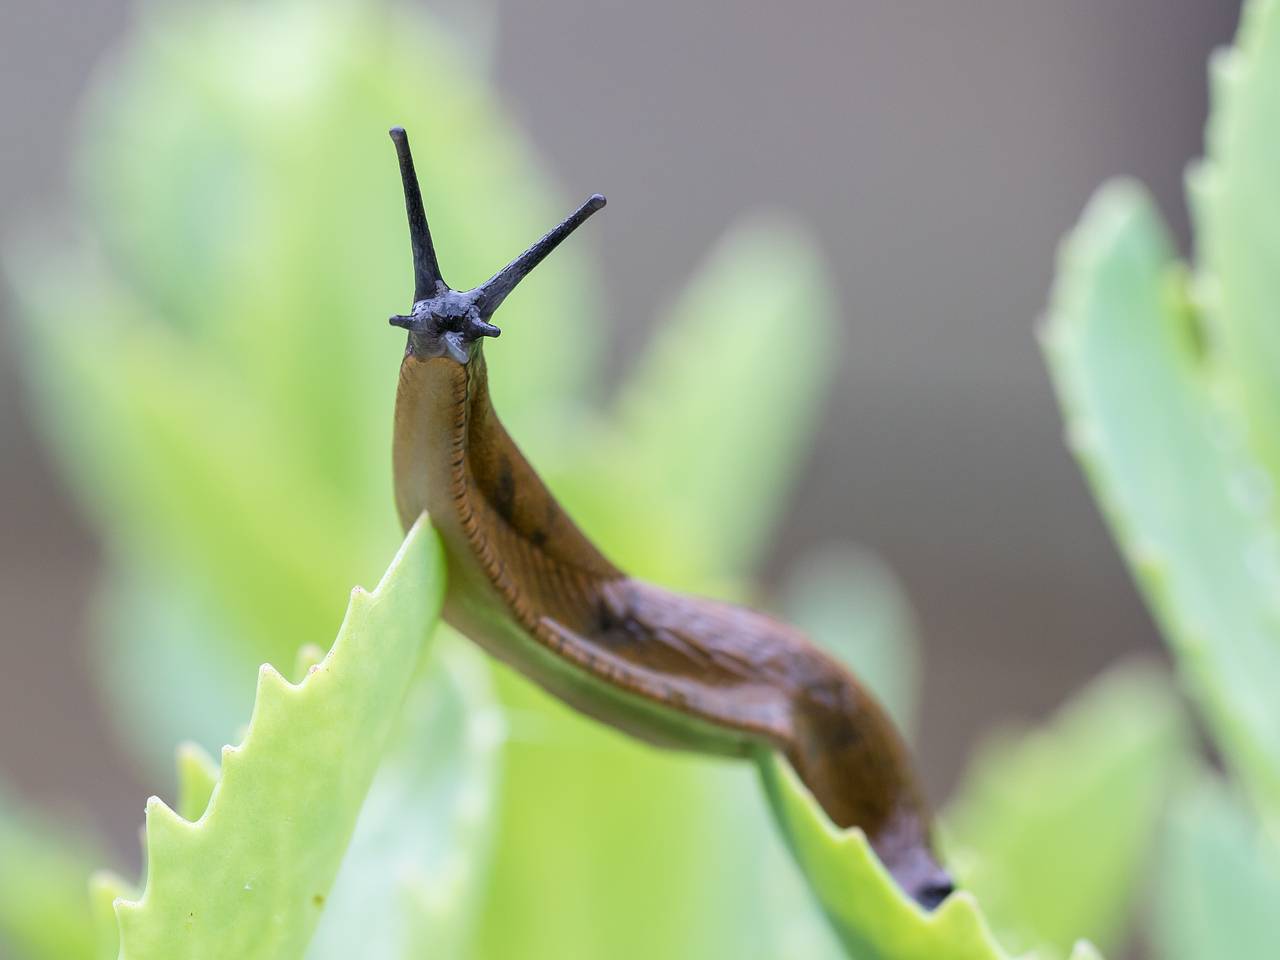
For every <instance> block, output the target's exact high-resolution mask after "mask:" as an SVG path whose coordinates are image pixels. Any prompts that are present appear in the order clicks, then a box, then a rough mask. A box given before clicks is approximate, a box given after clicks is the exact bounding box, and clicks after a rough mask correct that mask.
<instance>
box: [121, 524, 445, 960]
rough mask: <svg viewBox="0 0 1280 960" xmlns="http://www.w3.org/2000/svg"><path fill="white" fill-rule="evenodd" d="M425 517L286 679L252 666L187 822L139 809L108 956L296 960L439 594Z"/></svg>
mask: <svg viewBox="0 0 1280 960" xmlns="http://www.w3.org/2000/svg"><path fill="white" fill-rule="evenodd" d="M443 586H444V584H443V554H442V550H441V547H440V544H439V541H438V539H437V538H436V536H435V533H434V531H432V530H431V528H430V526H429V524H427V522H426V521H425V519H423V520H421V521H419V523H418V524H417V525H416V526H415V527H414V528H413V530H411V531H410V534H409V536H408V537H407V538H406V539H405V542H404V544H403V546H402V548H401V550H400V552H399V553H398V554H397V557H396V560H395V561H394V562H393V563H392V565H391V567H390V568H389V569H388V571H387V574H386V576H385V577H384V578H383V580H382V582H381V583H379V585H378V587H377V588H376V589H375V590H374V591H373V592H372V593H366V592H365V591H363V590H360V589H357V590H356V591H353V594H352V601H351V605H350V607H349V609H348V613H347V617H346V618H345V620H344V621H343V626H342V629H341V630H340V631H339V634H338V639H337V640H336V641H335V643H334V645H333V648H332V649H331V650H330V652H329V654H328V655H327V656H326V657H325V658H324V660H322V661H321V662H320V663H319V664H317V665H316V666H315V667H313V668H312V669H311V671H310V673H309V675H308V676H307V677H306V678H305V679H304V680H303V681H302V682H301V683H300V684H298V685H294V684H291V683H289V682H288V681H287V680H285V679H284V678H283V677H282V676H281V675H280V674H279V673H278V672H277V671H275V670H274V669H273V668H271V667H269V666H264V667H263V668H262V671H261V673H260V676H259V684H258V696H257V700H256V702H255V705H254V711H253V717H252V719H251V721H250V724H249V730H248V732H247V734H246V736H245V739H244V741H243V742H242V744H241V745H240V746H239V747H227V748H224V750H223V757H222V770H221V777H220V779H219V781H218V783H217V785H216V787H214V789H213V790H212V794H211V799H210V801H209V805H208V809H207V810H205V812H204V814H203V815H202V816H201V817H200V819H199V820H198V821H195V822H191V821H189V820H186V819H184V818H182V817H181V816H179V815H178V814H176V813H174V812H173V811H172V810H171V809H170V808H169V807H167V806H165V805H164V803H163V802H162V801H160V800H159V799H158V798H154V797H153V798H152V799H151V801H149V802H148V805H147V827H146V845H147V862H148V868H147V880H146V885H145V887H144V889H143V893H142V896H141V897H140V898H139V899H138V900H136V901H128V900H120V901H117V904H116V913H117V917H118V919H119V924H120V943H121V958H122V960H129V958H139V960H142V958H152V957H160V956H163V957H166V958H175V960H177V958H190V960H203V958H209V960H213V958H216V957H226V956H236V957H244V958H254V957H262V958H268V957H270V958H278V957H279V958H287V957H301V956H302V954H303V951H304V950H305V948H306V945H307V942H308V941H309V939H310V936H311V933H312V931H313V929H314V927H315V925H316V923H317V921H318V919H319V916H320V911H321V909H322V907H323V904H324V901H325V898H326V897H327V895H328V893H329V888H330V886H331V884H332V883H333V879H334V876H335V875H336V874H337V871H338V867H339V864H340V863H341V861H342V857H343V854H344V852H345V850H346V846H347V843H348V841H349V839H350V837H351V834H352V831H353V829H354V826H355V822H356V817H357V814H358V812H359V810H360V807H361V804H362V803H363V800H364V797H365V794H366V792H367V790H368V788H369V784H370V782H371V780H372V779H373V775H374V771H375V769H376V767H377V764H378V761H379V759H380V758H381V755H382V750H383V747H384V745H385V743H386V741H387V739H388V737H389V735H390V732H391V730H392V728H393V726H394V724H395V722H396V719H397V717H398V715H399V710H400V705H401V703H402V701H403V699H404V696H405V693H406V691H407V689H408V685H409V682H410V678H411V677H412V675H413V673H414V667H415V665H416V662H417V660H418V657H419V653H420V651H421V648H422V645H423V643H424V641H425V639H426V637H427V635H428V634H429V632H430V630H431V629H432V627H433V626H434V624H435V621H436V619H437V617H438V615H439V610H440V605H441V603H442V598H443Z"/></svg>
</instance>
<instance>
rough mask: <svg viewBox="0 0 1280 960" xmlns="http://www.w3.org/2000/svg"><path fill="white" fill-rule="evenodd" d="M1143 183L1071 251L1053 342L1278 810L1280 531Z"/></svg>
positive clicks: (1072, 394)
mask: <svg viewBox="0 0 1280 960" xmlns="http://www.w3.org/2000/svg"><path fill="white" fill-rule="evenodd" d="M1180 279H1181V274H1180V273H1179V272H1178V270H1177V269H1176V268H1175V267H1174V265H1173V253H1172V250H1171V248H1170V244H1169V241H1168V238H1167V236H1166V233H1165V230H1164V228H1163V226H1162V225H1161V223H1160V221H1159V218H1158V216H1157V215H1156V213H1155V211H1154V210H1153V209H1152V206H1151V204H1150V201H1149V200H1148V199H1147V197H1146V195H1145V194H1144V193H1142V191H1141V190H1140V188H1138V187H1135V186H1133V185H1130V184H1113V185H1111V186H1109V187H1107V188H1104V189H1103V191H1102V192H1101V193H1100V194H1099V196H1098V197H1097V198H1096V199H1095V200H1094V201H1093V202H1092V203H1091V204H1090V206H1089V209H1088V210H1087V211H1086V213H1085V215H1084V217H1083V219H1082V221H1081V224H1080V226H1079V227H1078V228H1077V229H1076V231H1075V232H1074V234H1073V235H1072V236H1071V237H1070V239H1069V240H1068V241H1067V242H1066V244H1065V246H1064V248H1063V253H1062V259H1061V264H1060V268H1059V276H1058V281H1057V285H1056V288H1055V292H1054V296H1053V301H1052V305H1051V308H1050V321H1049V324H1048V327H1047V329H1046V332H1045V333H1046V335H1045V345H1046V352H1047V354H1048V359H1049V366H1050V369H1051V371H1052V373H1053V377H1054V382H1055V385H1056V386H1057V390H1058V395H1059V398H1060V401H1061V405H1062V410H1063V416H1064V418H1065V420H1066V423H1067V437H1068V440H1069V442H1070V444H1071V447H1072V449H1073V451H1074V452H1075V454H1076V456H1077V457H1078V458H1079V460H1080V462H1081V464H1082V466H1083V467H1084V470H1085V473H1086V474H1087V476H1088V478H1089V480H1090V481H1091V483H1092V485H1093V489H1094V493H1095V495H1096V496H1097V498H1098V500H1099V502H1100V503H1101V504H1102V506H1103V510H1104V512H1105V514H1106V516H1107V519H1108V520H1109V521H1110V524H1111V528H1112V532H1113V534H1114V535H1115V538H1116V540H1117V542H1118V543H1119V544H1120V546H1121V549H1122V550H1123V552H1124V555H1125V558H1126V560H1128V562H1129V565H1130V568H1131V569H1132V570H1133V572H1134V574H1135V576H1136V578H1137V581H1138V583H1139V585H1140V587H1141V588H1142V590H1143V593H1144V594H1145V596H1146V599H1147V602H1148V604H1149V605H1150V607H1151V609H1152V611H1153V612H1154V614H1155V615H1156V617H1157V619H1158V620H1159V621H1160V625H1161V627H1162V628H1163V631H1164V634H1165V636H1166V638H1167V639H1168V641H1169V642H1170V644H1171V645H1172V646H1173V649H1174V651H1175V653H1176V654H1177V657H1178V664H1179V668H1180V670H1181V672H1182V674H1183V675H1184V676H1185V677H1186V678H1187V680H1188V682H1189V686H1190V688H1191V690H1192V692H1193V693H1194V694H1195V696H1196V698H1197V700H1198V701H1199V704H1200V706H1201V707H1202V709H1203V712H1204V714H1205V717H1206V720H1207V723H1208V725H1209V728H1210V730H1211V731H1212V733H1213V735H1214V736H1215V738H1216V739H1217V741H1218V743H1219V744H1220V746H1221V747H1222V749H1223V751H1224V752H1225V753H1226V755H1227V757H1228V759H1229V760H1230V762H1231V763H1232V766H1233V767H1234V768H1235V769H1237V770H1238V771H1239V772H1240V773H1241V774H1243V775H1244V776H1245V778H1246V779H1247V781H1248V782H1249V784H1250V785H1251V786H1252V787H1253V788H1254V789H1255V790H1256V791H1257V792H1258V795H1259V796H1260V797H1264V798H1267V799H1268V800H1269V801H1270V802H1272V803H1280V697H1277V696H1276V690H1277V684H1278V683H1280V536H1278V535H1277V530H1278V529H1280V528H1278V527H1277V524H1276V517H1275V505H1274V502H1273V501H1274V498H1273V497H1271V496H1270V489H1271V485H1270V482H1269V481H1268V479H1267V475H1266V472H1265V471H1264V470H1263V469H1262V468H1261V467H1260V466H1259V465H1258V463H1257V462H1256V461H1255V460H1253V459H1251V457H1250V455H1249V452H1248V450H1247V449H1246V448H1245V446H1244V443H1243V440H1242V437H1241V436H1240V433H1241V431H1240V430H1239V429H1238V428H1237V427H1236V426H1235V425H1234V424H1233V423H1232V422H1231V421H1230V420H1228V419H1227V418H1226V417H1225V416H1223V415H1222V414H1221V413H1220V412H1219V410H1218V409H1216V408H1215V406H1214V404H1213V402H1212V396H1211V393H1212V390H1211V383H1210V381H1209V377H1210V373H1211V369H1206V360H1205V358H1204V357H1203V356H1202V352H1201V351H1202V343H1201V340H1200V335H1199V331H1198V328H1197V324H1196V317H1195V315H1194V313H1193V312H1192V311H1191V309H1190V307H1189V305H1188V304H1187V302H1186V300H1185V297H1184V295H1183V288H1182V286H1181V285H1180V283H1179V281H1180Z"/></svg>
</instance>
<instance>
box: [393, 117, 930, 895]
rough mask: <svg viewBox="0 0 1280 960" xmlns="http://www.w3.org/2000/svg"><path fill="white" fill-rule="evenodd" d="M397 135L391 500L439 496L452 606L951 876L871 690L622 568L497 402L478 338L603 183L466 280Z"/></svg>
mask: <svg viewBox="0 0 1280 960" xmlns="http://www.w3.org/2000/svg"><path fill="white" fill-rule="evenodd" d="M392 136H393V139H395V140H396V146H397V148H398V150H399V153H400V162H401V172H402V175H403V176H404V178H405V191H406V206H407V209H408V212H409V221H410V231H411V238H412V239H413V241H414V244H413V246H414V263H415V279H416V284H415V296H416V298H417V299H416V300H415V303H414V310H413V313H412V314H411V315H408V316H398V317H393V318H392V323H393V324H395V325H397V326H403V327H405V328H407V329H408V330H409V338H408V344H407V347H406V350H405V355H404V359H403V361H402V363H401V367H400V379H399V385H398V389H397V393H396V409H395V434H394V451H393V455H394V467H395V494H396V506H397V510H398V512H399V516H400V520H401V522H402V524H403V525H404V526H405V528H406V529H408V527H410V526H411V525H412V524H413V523H414V521H415V520H416V519H417V518H418V516H419V515H420V514H421V513H422V512H423V511H426V512H428V513H429V514H430V515H431V519H432V522H433V524H434V525H435V527H436V529H437V531H438V532H439V534H440V536H441V539H442V540H443V542H444V546H445V553H446V557H447V563H448V569H449V578H448V587H447V592H446V598H445V607H444V617H445V619H446V621H448V622H449V623H450V624H451V625H452V626H454V627H456V628H457V629H458V630H460V631H461V632H462V633H464V634H466V635H467V636H468V637H470V638H471V639H472V640H473V641H475V642H476V643H478V644H479V645H480V646H482V647H483V648H485V649H486V650H488V651H489V652H490V653H491V654H492V655H493V656H495V657H497V658H498V659H500V660H503V661H504V662H506V663H508V664H510V665H511V666H512V667H514V668H515V669H516V670H519V671H520V672H521V673H523V674H524V675H525V676H527V677H529V678H530V679H532V680H533V681H535V682H536V683H538V684H540V685H541V686H543V687H544V688H545V689H547V690H548V691H549V692H551V693H552V694H554V695H555V696H558V697H560V698H561V699H562V700H564V701H566V702H567V703H568V704H569V705H571V706H573V707H575V708H576V709H578V710H580V711H582V712H584V713H586V714H588V715H590V716H592V717H595V718H596V719H598V720H600V721H602V722H604V723H608V724H610V725H612V726H614V727H616V728H618V729H620V730H623V731H625V732H627V733H629V734H631V735H633V736H636V737H639V738H641V739H643V740H646V741H648V742H650V743H653V744H656V745H659V746H664V747H673V748H682V749H692V750H698V751H702V752H708V753H717V754H724V755H730V756H751V755H753V754H754V753H756V752H758V751H760V750H768V749H772V750H777V751H779V752H781V753H782V754H784V755H785V756H786V758H787V760H788V761H789V762H790V763H791V765H792V766H793V767H794V769H795V770H796V773H797V774H798V775H799V777H800V779H801V780H802V781H803V782H804V783H805V785H806V786H807V787H808V788H809V789H810V791H812V793H813V795H814V797H815V798H816V799H817V801H818V802H819V803H820V804H821V805H822V807H823V809H824V810H825V811H826V813H827V815H828V816H829V817H830V818H831V820H832V821H833V822H834V823H836V824H837V825H838V826H841V827H859V828H861V829H862V830H863V831H864V832H865V833H866V835H867V838H868V840H869V841H870V843H871V845H872V847H873V848H874V849H875V851H876V853H877V855H878V856H879V857H880V859H881V860H882V861H883V863H884V864H885V866H886V867H887V868H888V869H889V871H890V873H891V874H892V875H893V877H894V878H895V880H896V881H897V882H898V884H899V885H900V886H901V887H902V889H903V890H904V891H905V892H906V893H907V894H908V895H909V896H911V897H913V898H914V899H915V900H916V901H917V902H919V903H920V904H922V905H923V906H925V907H926V908H932V907H934V906H936V905H937V904H938V903H940V902H941V901H942V900H943V899H944V898H945V897H946V896H947V895H948V894H949V893H950V892H951V890H952V884H951V881H950V878H949V876H948V874H947V872H946V871H945V870H944V869H943V868H942V867H941V865H940V864H939V862H938V859H937V857H936V856H935V854H934V852H933V847H932V840H931V836H930V823H931V816H930V812H929V810H928V807H927V804H926V802H925V800H924V797H923V795H922V792H921V790H920V789H919V787H918V785H917V782H916V779H915V775H914V773H913V771H912V768H911V763H910V759H909V757H908V754H907V750H906V748H905V746H904V744H903V742H902V740H901V738H900V736H899V735H898V733H897V731H896V729H895V728H894V726H893V724H892V722H891V721H890V720H889V718H888V716H887V715H886V713H885V711H884V710H883V709H882V708H881V706H880V705H879V704H878V703H877V702H876V701H875V699H874V698H873V697H872V696H871V695H870V694H869V693H868V692H867V691H866V690H865V689H864V688H863V687H862V686H861V684H859V683H858V681H857V680H856V679H855V678H854V677H853V676H852V675H851V674H850V673H849V671H847V670H846V669H845V668H844V667H843V666H842V665H841V664H839V663H838V662H837V661H836V660H834V659H833V658H832V657H830V656H829V655H827V654H826V653H825V652H823V651H822V650H820V649H819V648H818V647H816V646H815V645H814V644H812V643H811V642H810V641H809V640H808V639H807V638H806V637H805V636H804V635H803V634H801V633H800V632H799V631H797V630H795V629H794V628H792V627H790V626H788V625H786V624H783V623H780V622H778V621H777V620H774V619H772V618H770V617H768V616H765V615H763V614H760V613H757V612H754V611H752V610H748V609H745V608H743V607H739V606H734V605H732V604H727V603H720V602H717V601H713V600H706V599H699V598H694V597H688V596H684V595H681V594H678V593H674V592H672V591H669V590H665V589H663V588H661V587H658V586H655V585H653V584H649V583H645V582H643V581H640V580H636V579H634V578H632V577H629V576H627V575H626V574H625V573H623V572H622V571H620V570H619V569H618V568H617V567H615V566H614V565H613V564H612V563H611V562H610V561H609V560H608V559H606V558H605V557H604V556H603V555H602V554H601V553H600V551H599V550H598V549H596V547H595V546H594V545H593V544H592V543H591V541H590V540H588V539H587V537H586V536H585V535H584V534H583V533H582V532H581V531H580V530H579V529H578V527H577V526H576V525H575V524H574V523H573V521H572V520H571V519H570V518H569V517H568V516H567V515H566V514H565V512H564V511H563V510H562V509H561V507H560V505H559V504H558V503H557V502H556V500H555V498H554V497H553V496H552V495H551V494H550V492H549V491H548V490H547V488H546V486H545V485H544V484H543V482H542V480H541V479H540V478H539V477H538V475H537V473H536V472H535V471H534V469H533V468H532V467H531V466H530V464H529V463H528V461H527V460H526V459H525V458H524V456H523V455H522V454H521V453H520V451H519V449H518V448H517V447H516V445H515V443H514V442H513V441H512V439H511V438H510V436H509V435H508V434H507V432H506V430H505V429H504V427H503V426H502V423H501V422H500V421H499V419H498V416H497V414H496V412H495V411H494V409H493V405H492V403H491V402H490V397H489V385H488V373H487V369H486V366H485V362H484V351H483V346H482V345H483V338H484V337H491V336H496V335H497V333H498V330H497V328H496V327H493V326H492V325H491V324H490V323H489V322H488V321H489V318H490V317H491V315H492V312H493V309H496V302H501V300H502V299H504V298H505V297H506V295H507V294H508V293H509V292H510V291H511V289H512V288H514V286H515V284H516V283H518V282H519V280H520V279H521V278H522V277H523V276H524V275H525V274H527V272H528V270H530V269H532V267H533V266H534V265H536V264H537V263H538V262H539V261H540V260H541V259H542V258H543V257H544V256H546V255H547V253H549V252H550V250H551V249H554V247H555V245H556V244H558V243H559V242H560V240H562V239H563V238H564V237H565V236H567V235H568V233H570V232H572V230H573V229H575V228H576V227H577V226H578V225H579V224H580V223H581V222H582V221H583V220H585V219H586V217H587V216H589V215H590V214H591V213H592V212H594V210H597V209H599V208H600V207H601V206H603V204H604V199H603V197H599V196H595V197H592V198H591V199H590V200H589V201H588V202H587V203H585V204H583V206H582V207H580V208H579V210H578V211H577V212H576V213H575V214H573V215H572V216H571V217H570V218H569V219H567V220H566V221H565V222H564V223H562V224H561V225H560V226H559V227H557V228H556V229H555V230H553V231H552V232H551V233H549V234H548V235H547V237H544V238H543V239H542V240H541V241H539V243H538V244H535V245H534V247H532V248H530V251H529V252H527V253H526V254H524V255H522V257H521V258H518V259H517V260H516V261H513V262H512V265H511V266H509V267H507V268H506V269H505V270H504V271H501V272H500V273H499V274H496V275H495V277H494V278H493V279H492V280H491V281H489V282H488V284H486V285H482V286H481V287H478V288H476V289H475V290H473V291H468V292H465V293H459V292H457V291H453V290H451V289H449V288H448V287H447V285H446V284H445V283H444V281H443V279H441V278H440V275H439V266H438V264H437V263H436V259H435V252H434V249H433V248H432V247H431V241H430V234H429V232H428V231H427V227H426V219H425V216H424V215H423V214H422V211H421V198H420V196H419V195H418V194H417V183H416V178H414V176H413V166H412V158H411V157H409V155H408V141H407V139H406V138H405V137H404V133H403V131H393V133H392ZM411 179H412V180H413V182H412V185H411V184H410V180H411ZM495 289H498V290H499V294H498V295H496V296H495V295H494V293H493V290H495ZM495 301H496V302H495Z"/></svg>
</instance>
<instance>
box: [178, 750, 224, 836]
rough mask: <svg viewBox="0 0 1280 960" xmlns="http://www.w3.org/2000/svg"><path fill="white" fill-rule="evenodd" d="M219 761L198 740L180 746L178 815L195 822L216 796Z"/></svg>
mask: <svg viewBox="0 0 1280 960" xmlns="http://www.w3.org/2000/svg"><path fill="white" fill-rule="evenodd" d="M218 773H219V771H218V762H217V761H216V760H214V759H213V757H211V756H209V753H208V751H206V750H205V748H204V747H202V746H200V745H199V744H197V743H191V742H187V743H182V744H179V745H178V803H177V805H176V806H175V807H174V810H175V811H176V812H177V814H178V816H180V817H182V818H183V819H184V820H190V821H191V822H192V823H194V822H195V821H197V820H199V819H200V817H201V816H202V815H203V814H204V811H205V809H206V808H208V806H209V800H210V798H212V797H213V788H214V787H215V786H217V783H218Z"/></svg>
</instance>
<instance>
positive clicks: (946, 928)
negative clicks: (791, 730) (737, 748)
mask: <svg viewBox="0 0 1280 960" xmlns="http://www.w3.org/2000/svg"><path fill="white" fill-rule="evenodd" d="M760 770H761V775H762V777H763V780H764V785H765V790H766V792H767V794H768V797H769V800H770V804H771V806H772V808H773V811H774V815H775V817H776V818H777V822H778V825H779V827H780V828H781V830H782V832H783V834H784V836H785V837H786V839H787V843H788V845H789V846H790V847H791V850H792V853H793V855H794V856H795V858H796V862H797V863H798V864H799V866H800V868H801V870H802V871H803V872H804V874H805V877H806V878H807V880H808V882H809V885H810V888H811V889H812V891H813V893H814V895H815V896H816V897H817V898H818V900H819V902H820V903H821V904H822V907H823V910H824V911H825V912H826V914H827V917H828V918H829V919H830V921H831V924H832V926H833V927H834V928H835V930H836V933H837V934H838V936H839V937H840V940H841V942H842V943H843V944H844V947H845V950H846V951H847V953H848V955H849V956H850V957H852V958H856V960H1008V956H1009V955H1008V954H1007V953H1005V952H1004V950H1003V949H1001V947H1000V945H999V944H998V943H997V942H996V940H995V938H994V937H993V936H992V934H991V930H990V928H989V927H988V925H987V922H986V920H985V919H984V918H983V916H982V914H981V913H980V912H979V910H978V906H977V901H976V900H975V899H974V897H973V895H972V894H971V893H968V892H965V891H959V892H957V893H954V894H952V895H951V896H950V897H948V898H947V900H946V901H945V902H944V903H943V904H942V905H941V906H940V907H939V908H938V909H937V910H935V911H933V912H932V913H926V912H925V911H924V910H922V909H921V908H920V907H919V906H918V905H917V904H915V903H914V902H913V901H911V900H909V899H907V897H906V896H905V895H904V894H903V893H902V891H901V890H900V889H899V888H898V886H897V884H896V883H894V881H893V878H892V877H891V876H889V873H888V871H887V870H885V868H884V867H883V866H882V865H881V863H880V861H879V860H878V859H877V858H876V855H875V853H874V852H873V851H872V849H871V846H870V844H868V843H867V840H866V837H865V836H864V835H863V833H862V831H861V830H856V829H855V830H844V831H842V830H838V829H837V828H836V827H834V826H833V825H832V824H831V821H829V820H828V819H827V818H826V816H825V815H824V814H823V813H822V810H821V808H820V807H819V806H818V804H817V802H816V801H815V800H814V799H813V797H812V796H811V795H810V794H809V792H808V791H807V790H806V789H805V788H804V786H803V785H802V784H801V783H800V781H799V780H798V779H797V778H796V776H795V774H794V773H793V772H792V770H791V768H790V766H788V764H787V763H786V761H785V760H783V759H781V758H780V757H778V756H777V755H776V754H772V753H770V754H768V755H765V756H763V757H761V759H760Z"/></svg>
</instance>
